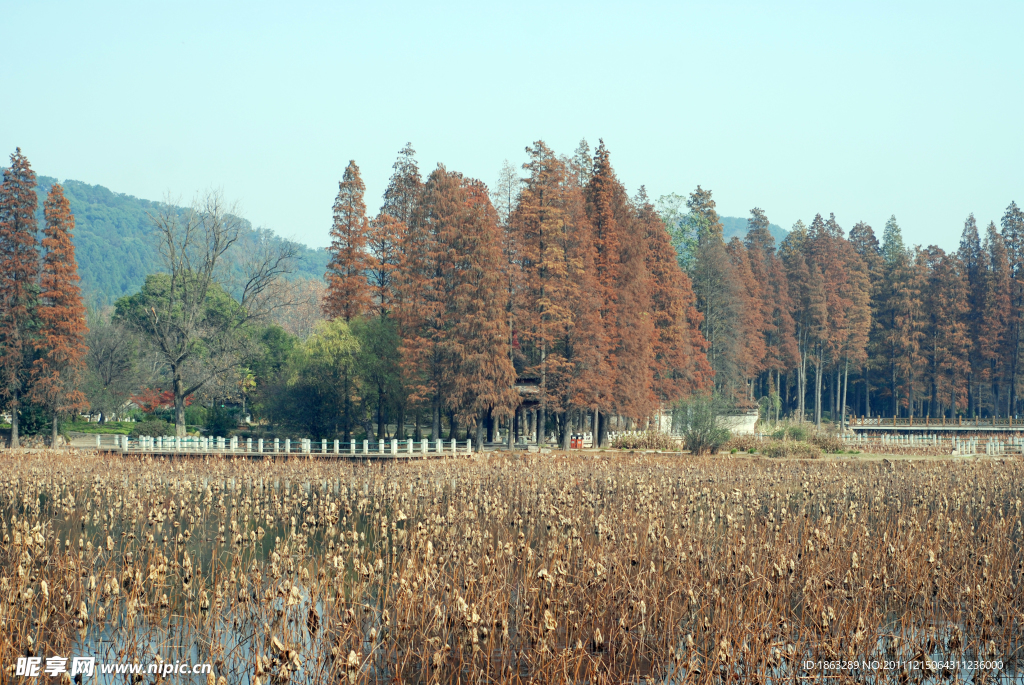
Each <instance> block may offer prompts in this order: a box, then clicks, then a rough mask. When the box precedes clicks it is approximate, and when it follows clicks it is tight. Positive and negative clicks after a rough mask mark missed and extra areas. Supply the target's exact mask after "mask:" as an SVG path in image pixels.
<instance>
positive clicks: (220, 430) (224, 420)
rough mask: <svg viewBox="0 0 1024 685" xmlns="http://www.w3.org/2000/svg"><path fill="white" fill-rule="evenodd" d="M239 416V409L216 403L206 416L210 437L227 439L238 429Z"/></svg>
mask: <svg viewBox="0 0 1024 685" xmlns="http://www.w3.org/2000/svg"><path fill="white" fill-rule="evenodd" d="M238 415H239V411H238V410H237V409H234V408H232V407H222V406H221V405H219V404H216V403H214V405H213V408H212V409H210V410H209V412H207V414H206V430H207V431H208V432H209V434H210V435H216V436H220V437H227V435H228V434H229V433H231V431H233V430H235V429H236V428H238Z"/></svg>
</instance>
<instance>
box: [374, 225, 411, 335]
mask: <svg viewBox="0 0 1024 685" xmlns="http://www.w3.org/2000/svg"><path fill="white" fill-rule="evenodd" d="M404 232H405V224H403V223H402V222H401V221H399V220H398V219H396V218H394V217H393V216H391V215H390V214H378V215H377V216H376V217H374V218H373V220H372V221H370V230H369V233H368V235H367V238H366V246H367V250H368V252H369V259H368V260H367V262H368V263H367V268H368V275H369V279H370V298H371V300H372V302H373V309H374V310H375V311H376V313H377V315H378V316H381V317H384V316H387V315H388V314H390V313H391V310H392V309H393V308H394V306H395V271H397V270H398V267H399V264H400V263H401V244H402V234H403V233H404Z"/></svg>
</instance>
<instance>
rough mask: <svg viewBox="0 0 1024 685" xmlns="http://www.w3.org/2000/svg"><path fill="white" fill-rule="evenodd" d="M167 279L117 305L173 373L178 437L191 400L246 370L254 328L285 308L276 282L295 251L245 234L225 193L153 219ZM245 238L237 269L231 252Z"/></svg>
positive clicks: (158, 278) (152, 280)
mask: <svg viewBox="0 0 1024 685" xmlns="http://www.w3.org/2000/svg"><path fill="white" fill-rule="evenodd" d="M151 219H152V220H153V224H154V226H155V228H156V231H157V234H158V236H159V240H160V255H161V257H162V260H163V265H164V269H165V270H166V273H164V274H156V275H152V276H149V277H148V278H147V279H146V284H145V285H144V286H143V288H142V291H140V292H139V293H138V294H136V295H133V296H131V297H128V298H124V299H123V300H121V301H119V302H118V304H117V314H118V317H119V318H120V319H121V320H123V321H125V322H126V323H127V324H129V325H130V326H132V327H133V328H135V329H136V330H138V331H140V332H142V333H143V334H144V338H145V339H146V340H147V341H148V342H149V343H150V344H151V345H152V346H153V347H154V348H155V349H156V350H157V352H158V353H159V356H160V357H161V358H162V361H163V362H164V364H166V366H167V368H168V370H169V372H170V375H171V382H172V385H171V389H172V391H173V393H174V421H175V433H176V434H177V435H179V436H183V435H184V434H185V398H186V397H188V396H189V395H191V394H193V393H195V392H197V391H198V390H200V389H201V388H203V386H205V385H206V384H208V383H211V382H213V381H216V380H217V379H219V378H220V377H221V376H223V375H224V374H226V373H228V372H230V371H233V370H234V369H236V368H238V367H239V366H241V365H242V364H243V363H244V361H245V358H246V356H247V355H248V353H249V352H250V351H251V348H252V347H253V346H254V344H255V343H254V341H253V339H252V336H251V335H250V334H249V332H250V330H251V328H252V325H253V324H255V323H259V322H261V321H264V320H266V319H267V318H268V316H269V315H270V313H271V312H272V311H273V310H274V309H275V308H276V307H278V306H281V301H280V298H277V297H273V296H272V295H273V294H274V292H275V288H274V285H275V283H276V282H277V280H278V279H279V278H280V277H281V276H282V275H284V274H286V273H288V272H289V270H290V266H291V262H292V259H293V258H294V257H295V253H296V250H295V248H294V246H292V245H291V244H290V243H287V242H285V243H277V244H275V243H274V242H273V241H271V240H269V237H268V236H267V235H266V234H264V233H262V232H260V231H256V232H254V233H251V234H250V233H249V232H247V231H246V232H244V233H243V228H244V227H245V222H244V220H243V219H241V218H240V216H239V211H238V209H237V207H236V206H233V205H232V206H227V205H226V204H225V203H224V200H223V197H222V195H221V194H220V193H219V192H209V193H206V194H205V195H203V196H202V197H199V198H197V199H196V200H195V201H194V202H193V203H192V206H191V207H190V208H188V209H185V210H182V209H181V208H179V207H177V206H176V205H175V203H172V202H170V201H168V202H165V203H164V204H163V205H162V207H161V209H160V211H158V212H157V213H155V214H153V215H151ZM242 239H244V240H245V242H246V244H245V245H244V246H241V245H240V246H239V247H243V249H240V250H231V254H232V255H234V254H237V253H241V255H242V257H241V259H239V260H238V261H237V262H236V263H233V262H231V261H230V260H229V259H228V252H229V250H230V249H231V248H232V246H234V245H236V243H239V241H240V240H242Z"/></svg>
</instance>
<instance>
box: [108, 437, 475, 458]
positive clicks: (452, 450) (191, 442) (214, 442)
mask: <svg viewBox="0 0 1024 685" xmlns="http://www.w3.org/2000/svg"><path fill="white" fill-rule="evenodd" d="M111 443H112V444H111ZM107 447H113V448H114V449H117V450H120V451H122V452H146V453H154V454H157V453H160V454H205V453H211V454H269V455H273V454H289V455H290V454H306V455H314V454H316V455H320V456H339V457H340V456H347V457H376V458H380V457H414V456H420V457H425V456H426V455H428V454H433V455H435V456H438V455H445V454H451V455H453V456H455V455H459V454H472V453H473V440H472V439H469V440H456V439H455V438H451V439H449V440H441V439H437V440H427V439H426V438H424V439H423V440H419V441H417V440H413V439H412V438H409V439H407V440H399V439H397V438H392V439H391V440H390V441H386V440H383V439H381V440H377V441H375V442H374V443H371V442H370V441H369V440H362V441H356V440H350V441H342V440H331V441H328V440H324V439H321V440H312V439H310V438H299V439H298V440H294V441H293V440H292V439H291V438H284V439H283V440H282V439H281V438H273V439H266V440H264V439H263V438H258V439H256V440H253V439H252V438H246V439H245V441H244V442H243V441H241V440H239V438H237V437H231V438H224V437H216V436H205V435H204V436H191V435H190V436H186V437H184V438H181V437H175V436H168V435H164V436H140V437H138V438H129V437H128V436H125V435H113V436H111V435H103V436H100V435H97V436H96V448H97V449H103V448H107Z"/></svg>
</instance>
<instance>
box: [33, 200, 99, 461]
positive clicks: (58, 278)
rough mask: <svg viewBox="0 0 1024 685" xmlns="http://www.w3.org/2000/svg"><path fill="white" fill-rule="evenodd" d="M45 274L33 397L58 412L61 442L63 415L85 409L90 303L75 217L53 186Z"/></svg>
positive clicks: (55, 422) (47, 210) (53, 441)
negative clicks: (81, 279)
mask: <svg viewBox="0 0 1024 685" xmlns="http://www.w3.org/2000/svg"><path fill="white" fill-rule="evenodd" d="M43 211H44V216H45V218H46V227H45V228H44V229H43V234H44V235H45V236H46V237H45V238H44V239H43V248H44V249H45V250H46V255H45V257H44V258H43V270H42V277H41V278H40V283H39V286H40V290H41V292H40V293H39V306H38V309H37V316H38V319H39V332H38V336H37V337H36V339H35V348H36V352H37V354H38V357H37V358H36V360H35V362H34V364H33V366H32V376H33V384H32V386H33V387H32V395H33V399H34V400H35V401H36V402H37V403H38V404H41V405H43V406H45V407H46V408H47V409H49V410H50V411H51V412H52V413H53V425H52V431H51V442H50V444H51V445H53V446H56V445H57V426H58V422H59V420H60V417H62V416H70V415H72V414H73V413H74V412H76V411H81V410H82V409H85V408H86V406H87V404H86V401H85V394H84V393H83V392H82V390H81V382H82V374H83V372H84V370H85V354H86V351H87V350H86V346H85V336H86V334H87V333H88V332H89V331H88V328H87V327H86V323H85V306H84V305H83V304H82V291H81V289H80V288H79V287H78V263H77V262H76V261H75V246H74V245H73V244H72V242H71V238H72V235H73V231H74V229H75V218H74V216H72V214H71V208H70V206H69V205H68V201H67V198H65V197H64V189H63V188H62V187H61V186H60V184H54V185H53V186H52V187H51V188H50V192H49V194H48V196H47V198H46V203H45V204H44V209H43Z"/></svg>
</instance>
